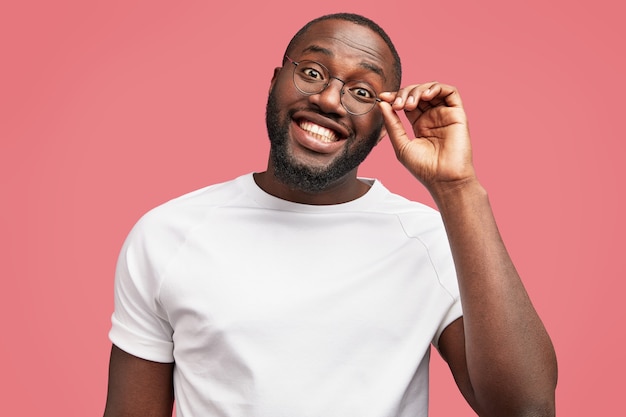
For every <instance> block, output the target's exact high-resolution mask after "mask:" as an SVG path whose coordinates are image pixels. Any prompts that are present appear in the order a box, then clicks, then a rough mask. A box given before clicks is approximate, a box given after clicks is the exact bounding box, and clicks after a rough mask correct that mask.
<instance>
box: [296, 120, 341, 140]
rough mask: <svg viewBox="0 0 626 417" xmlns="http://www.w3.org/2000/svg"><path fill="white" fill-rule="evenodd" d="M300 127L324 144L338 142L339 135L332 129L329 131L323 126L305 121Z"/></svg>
mask: <svg viewBox="0 0 626 417" xmlns="http://www.w3.org/2000/svg"><path fill="white" fill-rule="evenodd" d="M300 127H301V128H302V129H303V130H306V131H307V132H309V133H311V134H312V135H313V136H315V137H316V138H317V139H319V140H321V141H322V142H335V141H336V140H337V134H336V133H335V132H333V131H332V130H330V129H327V128H325V127H323V126H320V125H316V124H314V123H311V122H309V121H306V120H303V121H301V122H300Z"/></svg>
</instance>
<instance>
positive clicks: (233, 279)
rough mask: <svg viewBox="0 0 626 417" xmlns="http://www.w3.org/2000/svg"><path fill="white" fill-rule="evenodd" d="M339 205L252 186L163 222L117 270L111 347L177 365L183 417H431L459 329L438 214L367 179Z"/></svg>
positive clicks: (227, 187) (242, 181)
mask: <svg viewBox="0 0 626 417" xmlns="http://www.w3.org/2000/svg"><path fill="white" fill-rule="evenodd" d="M366 181H369V183H370V184H371V188H370V190H369V191H368V192H367V193H366V194H365V195H364V196H363V197H361V198H359V199H357V200H354V201H351V202H348V203H343V204H337V205H330V206H313V205H305V204H297V203H292V202H288V201H284V200H281V199H278V198H276V197H273V196H271V195H269V194H267V193H265V192H264V191H262V190H261V189H260V188H259V187H258V186H257V185H256V184H255V182H254V179H253V177H252V174H248V175H244V176H241V177H239V178H237V179H235V180H233V181H230V182H227V183H223V184H218V185H214V186H210V187H206V188H204V189H201V190H198V191H195V192H193V193H190V194H187V195H185V196H182V197H179V198H177V199H174V200H172V201H170V202H168V203H166V204H163V205H162V206H159V207H157V208H156V209H153V210H151V211H150V212H148V213H147V214H146V215H145V216H143V217H142V219H141V220H140V221H139V222H138V223H137V224H136V225H135V227H134V228H133V230H132V231H131V233H130V234H129V236H128V238H127V240H126V242H125V244H124V246H123V248H122V251H121V254H120V257H119V261H118V266H117V273H116V281H115V311H114V313H113V316H112V323H113V325H112V328H111V331H110V338H111V341H112V342H113V343H114V344H115V345H116V346H118V347H119V348H121V349H122V350H124V351H126V352H128V353H130V354H132V355H135V356H138V357H140V358H144V359H147V360H151V361H156V362H172V361H173V362H175V367H174V385H175V397H176V407H177V415H178V417H189V416H203V417H204V416H228V417H283V416H284V417H296V416H297V417H308V416H310V417H313V416H314V417H322V416H323V417H356V416H358V417H392V416H393V417H404V416H411V417H415V416H426V415H427V410H428V360H429V357H430V344H431V343H434V344H435V346H436V344H437V341H438V337H439V335H440V334H441V332H442V331H443V329H444V328H445V327H446V326H447V325H448V324H450V323H451V322H452V321H454V320H455V319H457V318H458V317H460V316H461V315H462V312H461V304H460V300H459V291H458V286H457V281H456V274H455V270H454V265H453V262H452V257H451V254H450V248H449V245H448V241H447V237H446V234H445V231H444V228H443V224H442V221H441V218H440V215H439V214H438V213H437V212H436V211H435V210H433V209H431V208H429V207H427V206H425V205H422V204H419V203H415V202H411V201H408V200H406V199H405V198H403V197H400V196H397V195H395V194H392V193H390V192H389V191H388V190H387V189H386V188H385V187H383V185H382V184H380V183H379V182H377V181H373V180H366Z"/></svg>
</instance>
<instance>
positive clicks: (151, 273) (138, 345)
mask: <svg viewBox="0 0 626 417" xmlns="http://www.w3.org/2000/svg"><path fill="white" fill-rule="evenodd" d="M158 240H159V239H158V236H150V234H149V233H148V231H147V228H146V227H145V223H144V222H143V221H141V220H140V221H139V222H138V223H137V225H135V227H134V228H133V230H132V231H131V232H130V234H129V235H128V237H127V239H126V241H125V242H124V245H123V247H122V250H121V252H120V255H119V258H118V262H117V267H116V272H115V287H114V295H115V309H114V312H113V315H112V317H111V323H112V326H111V330H110V332H109V338H110V340H111V342H113V344H114V345H116V346H117V347H119V348H120V349H122V350H123V351H125V352H127V353H130V354H131V355H134V356H137V357H140V358H142V359H146V360H150V361H154V362H162V363H166V362H173V361H174V357H173V342H172V334H173V330H172V327H171V326H170V324H169V322H168V320H167V315H166V314H165V311H164V309H163V307H162V305H161V302H160V299H159V294H160V293H159V291H160V286H161V280H160V277H159V273H158V272H159V265H158V263H157V260H158V259H159V255H160V254H159V253H158V252H159V250H158ZM155 252H156V253H155Z"/></svg>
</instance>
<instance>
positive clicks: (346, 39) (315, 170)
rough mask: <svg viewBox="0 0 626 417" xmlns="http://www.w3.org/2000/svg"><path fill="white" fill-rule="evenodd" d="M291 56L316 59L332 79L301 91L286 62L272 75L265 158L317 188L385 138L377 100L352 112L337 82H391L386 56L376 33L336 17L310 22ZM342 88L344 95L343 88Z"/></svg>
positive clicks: (287, 180)
mask: <svg viewBox="0 0 626 417" xmlns="http://www.w3.org/2000/svg"><path fill="white" fill-rule="evenodd" d="M288 53H289V57H290V58H291V59H293V60H294V61H297V62H300V61H304V60H309V61H316V62H319V63H322V64H323V65H324V66H326V68H328V70H329V71H330V75H331V77H333V78H332V79H331V81H330V84H329V85H328V87H326V89H325V90H324V91H322V92H321V93H318V94H313V95H305V94H303V93H301V92H300V91H298V89H296V87H295V85H294V83H293V67H294V64H292V63H291V62H289V61H286V64H285V66H284V67H283V68H282V69H280V70H279V71H278V72H277V73H276V74H275V76H274V79H273V80H272V87H271V90H270V94H269V98H268V102H267V114H266V124H267V129H268V135H269V138H270V143H271V153H270V164H271V165H272V167H273V169H274V173H275V175H276V177H277V178H278V179H279V180H280V181H281V182H283V183H284V184H286V185H288V186H289V187H291V188H293V189H298V190H302V191H306V192H320V191H323V190H325V189H327V188H328V187H330V186H332V185H333V184H334V183H336V182H338V181H340V180H341V179H342V178H344V177H346V176H347V175H349V174H352V175H355V176H356V169H357V167H358V166H359V165H360V164H361V162H363V160H364V159H365V157H366V156H367V155H368V154H369V152H370V151H371V150H372V148H373V147H374V146H375V145H376V144H377V143H378V141H379V140H380V139H381V138H382V137H383V136H384V134H385V132H384V130H383V119H382V115H381V114H380V110H379V109H378V107H377V106H376V107H375V108H374V109H373V110H371V111H370V112H369V113H366V114H364V115H359V116H354V115H351V114H350V113H348V112H347V111H346V110H345V108H344V107H343V106H342V104H341V90H342V88H343V83H342V82H341V81H339V80H337V79H335V77H336V78H338V79H340V80H342V81H346V82H348V81H357V80H358V81H365V82H367V83H368V84H370V85H371V86H372V87H373V88H374V89H375V91H376V93H381V92H383V91H388V90H389V89H390V87H391V85H392V78H393V73H392V66H391V64H390V63H391V62H393V61H392V59H393V58H392V56H391V52H390V51H389V48H388V47H387V45H386V44H385V42H384V41H383V40H382V38H380V36H379V35H378V34H376V33H375V32H373V31H372V30H370V29H369V28H366V27H364V26H360V25H356V24H354V23H351V22H346V21H342V20H327V21H323V22H319V23H316V24H315V25H313V26H312V27H311V28H310V29H309V30H308V32H306V33H305V34H304V35H303V36H302V38H301V39H300V40H299V41H298V42H297V43H296V44H295V45H294V46H293V48H291V50H290V51H289V52H288ZM345 94H348V93H347V92H346V93H345Z"/></svg>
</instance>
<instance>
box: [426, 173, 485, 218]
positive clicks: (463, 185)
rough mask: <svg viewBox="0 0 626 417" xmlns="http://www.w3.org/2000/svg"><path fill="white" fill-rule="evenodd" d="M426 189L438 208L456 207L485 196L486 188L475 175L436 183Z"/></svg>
mask: <svg viewBox="0 0 626 417" xmlns="http://www.w3.org/2000/svg"><path fill="white" fill-rule="evenodd" d="M428 191H429V192H430V194H431V196H432V197H433V200H434V201H435V203H436V204H437V207H438V208H439V209H440V210H444V209H446V208H448V207H452V208H455V207H456V208H458V207H459V204H460V203H461V204H462V203H463V202H471V201H476V199H480V200H482V199H485V198H487V190H486V189H485V188H484V187H483V186H482V184H481V183H480V182H479V181H478V178H476V177H475V176H472V177H470V178H466V179H463V180H457V181H449V182H445V183H438V184H436V185H433V186H431V187H429V188H428Z"/></svg>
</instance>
